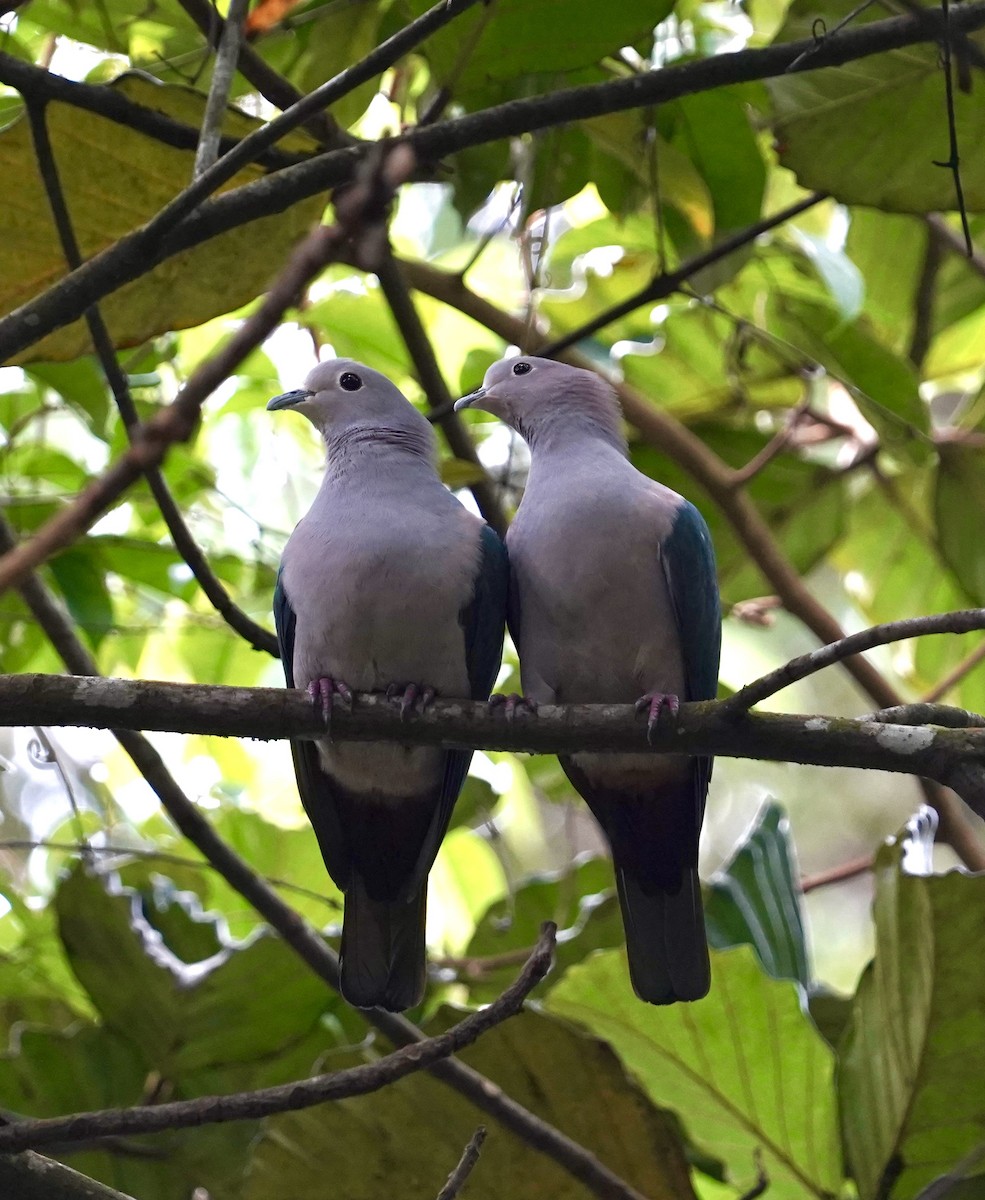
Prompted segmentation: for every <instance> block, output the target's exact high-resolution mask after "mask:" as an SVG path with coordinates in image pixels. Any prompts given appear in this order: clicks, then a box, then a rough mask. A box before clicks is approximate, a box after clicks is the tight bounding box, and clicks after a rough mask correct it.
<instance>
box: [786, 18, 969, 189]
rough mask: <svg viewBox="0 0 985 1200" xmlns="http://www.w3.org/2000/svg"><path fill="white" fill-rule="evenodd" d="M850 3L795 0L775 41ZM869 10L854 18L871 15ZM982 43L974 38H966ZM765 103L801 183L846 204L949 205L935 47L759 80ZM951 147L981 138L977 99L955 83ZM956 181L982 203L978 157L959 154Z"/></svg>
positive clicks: (797, 34) (803, 31)
mask: <svg viewBox="0 0 985 1200" xmlns="http://www.w3.org/2000/svg"><path fill="white" fill-rule="evenodd" d="M854 8H855V5H854V4H853V3H852V0H827V2H826V3H825V4H824V6H823V8H822V9H819V8H818V5H817V3H816V0H794V3H793V4H792V5H791V6H790V9H789V11H788V13H787V19H786V21H785V22H784V25H783V27H782V29H781V30H780V32H779V33H778V34H777V35H776V41H777V42H790V41H797V40H800V39H802V38H806V39H810V38H811V37H812V36H813V34H812V30H813V29H814V28H815V25H816V22H817V20H818V18H819V17H822V16H823V20H824V22H825V24H826V26H827V28H828V29H832V28H833V27H834V26H835V25H836V24H837V23H838V21H840V20H841V19H842V18H843V17H846V16H847V15H848V14H849V12H850V11H851V10H853V9H854ZM881 16H882V13H881V12H880V10H879V9H878V8H874V7H870V8H868V9H866V10H864V11H862V12H861V13H859V12H854V11H853V12H852V17H853V24H854V26H855V27H856V28H857V27H858V26H860V25H865V24H868V23H869V22H871V21H877V20H879V19H880V18H881ZM970 37H971V40H972V41H973V42H975V43H976V44H977V45H979V46H981V45H982V44H983V43H982V37H981V35H980V34H972V35H970ZM766 86H767V87H768V88H769V91H770V95H771V97H772V99H773V114H774V129H775V132H776V138H777V142H778V143H779V147H780V161H781V162H782V164H783V165H784V166H785V167H788V168H789V169H790V170H791V171H793V172H794V174H795V175H796V176H797V181H798V182H799V183H800V185H801V186H802V187H805V188H809V189H812V190H813V189H816V190H818V191H823V192H830V193H831V195H833V196H834V197H835V198H836V199H837V200H840V201H841V202H842V203H844V204H865V205H869V206H871V207H873V208H881V209H886V210H888V211H890V212H911V213H927V212H937V211H940V210H947V209H953V208H955V207H956V198H955V192H954V179H953V177H952V175H951V173H950V171H946V170H941V169H939V168H937V167H934V166H933V163H934V162H935V160H936V161H941V160H944V159H946V158H947V157H948V129H947V114H946V111H945V107H944V84H943V81H942V78H941V67H940V51H939V50H938V47H937V45H936V43H934V42H928V43H926V44H925V45H914V46H904V47H903V48H901V49H899V50H891V51H889V52H888V53H885V54H875V55H871V56H870V57H869V58H862V59H858V60H857V61H856V62H854V63H852V66H851V69H850V70H847V69H845V68H844V67H829V68H826V69H824V70H820V71H809V70H808V71H803V72H797V73H794V74H787V75H780V76H778V77H777V78H775V79H769V80H767V81H766ZM954 115H955V125H956V132H957V139H958V145H959V146H979V145H981V144H982V143H983V141H985V107H983V106H982V104H981V103H980V97H978V96H977V95H975V94H973V93H966V92H964V91H963V90H962V89H960V88H957V87H956V88H955V89H954ZM961 181H962V185H963V187H964V194H965V202H966V203H967V205H968V207H969V208H971V209H980V208H982V207H985V159H983V158H982V156H981V155H964V156H963V157H962V162H961Z"/></svg>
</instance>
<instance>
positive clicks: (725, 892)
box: [705, 803, 811, 987]
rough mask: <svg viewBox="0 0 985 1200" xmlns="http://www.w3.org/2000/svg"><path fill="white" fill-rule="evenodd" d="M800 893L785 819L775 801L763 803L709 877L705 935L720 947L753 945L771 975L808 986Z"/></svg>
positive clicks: (794, 857) (714, 944) (794, 856)
mask: <svg viewBox="0 0 985 1200" xmlns="http://www.w3.org/2000/svg"><path fill="white" fill-rule="evenodd" d="M800 898H801V892H800V886H799V883H798V879H797V860H796V855H795V851H794V846H793V841H792V839H791V837H790V823H789V821H788V820H787V818H786V815H785V814H784V812H783V809H782V808H780V806H779V805H778V804H773V803H769V804H766V805H765V806H764V807H763V809H762V811H761V812H760V813H759V816H758V817H757V819H756V821H755V823H754V824H753V827H752V828H751V829H750V830H749V832H748V833H747V834H746V836H745V838H744V839H743V841H742V843H741V845H740V846H738V847H737V848H736V850H735V851H734V853H733V854H732V857H731V858H730V859H729V861H728V862H727V863H726V864H725V866H724V867H722V868H721V870H719V871H716V872H715V874H714V875H713V876H712V878H711V880H710V881H709V883H708V888H707V894H706V898H705V924H706V927H707V930H708V941H709V942H710V944H711V945H712V946H716V947H718V948H719V949H723V948H725V947H727V946H737V945H740V944H743V943H745V944H747V945H750V946H753V947H754V948H755V950H756V952H757V953H758V955H759V957H760V961H761V962H762V964H763V966H764V967H765V968H766V970H767V971H768V972H769V973H770V975H772V976H773V978H774V979H796V980H797V981H798V982H799V983H802V984H803V985H804V986H805V987H807V986H808V985H809V984H810V983H811V967H810V961H809V958H808V954H807V938H806V934H805V931H804V919H803V914H802V913H801V909H800Z"/></svg>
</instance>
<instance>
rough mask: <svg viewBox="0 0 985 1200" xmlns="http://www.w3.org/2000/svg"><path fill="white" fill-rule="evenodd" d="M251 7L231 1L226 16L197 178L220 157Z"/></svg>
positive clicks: (244, 0)
mask: <svg viewBox="0 0 985 1200" xmlns="http://www.w3.org/2000/svg"><path fill="white" fill-rule="evenodd" d="M249 7H250V0H229V11H228V12H227V13H226V19H225V21H224V22H223V26H222V33H221V34H220V36H219V46H218V49H217V50H216V55H215V65H214V66H213V68H212V83H211V85H210V86H209V96H208V99H207V100H206V102H205V112H204V114H203V115H202V130H201V133H200V134H199V138H198V148H197V149H196V151H195V165H194V167H193V168H192V178H193V179H198V178H199V177H200V176H201V175H202V174H203V173H204V172H205V171H207V170H208V169H209V167H211V166H212V164H213V163H214V162H215V160H216V158H217V156H218V154H219V139H220V138H221V137H222V123H223V121H224V120H225V116H226V106H227V105H228V103H229V93H230V91H231V90H232V86H233V78H234V77H235V75H236V63H237V61H238V59H239V48H240V45H241V43H242V40H243V21H244V20H245V19H246V12H247V9H248V8H249Z"/></svg>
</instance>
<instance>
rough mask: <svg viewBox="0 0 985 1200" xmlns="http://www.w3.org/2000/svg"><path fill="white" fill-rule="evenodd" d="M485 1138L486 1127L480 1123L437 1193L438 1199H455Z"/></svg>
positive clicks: (477, 1158)
mask: <svg viewBox="0 0 985 1200" xmlns="http://www.w3.org/2000/svg"><path fill="white" fill-rule="evenodd" d="M485 1140H486V1127H485V1126H484V1125H480V1126H479V1127H478V1129H476V1131H475V1133H473V1134H472V1136H471V1137H470V1138H469V1140H468V1145H467V1146H466V1147H465V1149H464V1150H463V1151H462V1157H461V1158H460V1159H459V1160H458V1166H456V1168H455V1169H454V1171H452V1173H451V1174H450V1175H449V1176H448V1182H447V1183H446V1184H445V1186H444V1187H443V1188H442V1189H441V1191H440V1192H439V1193H438V1200H455V1197H456V1196H457V1195H458V1194H459V1193H460V1192H461V1190H462V1188H463V1187H464V1186H465V1183H466V1180H467V1179H468V1177H469V1176H470V1175H471V1174H472V1172H473V1171H474V1170H475V1164H476V1163H477V1162H478V1161H479V1151H480V1150H481V1149H482V1143H483V1142H484V1141H485Z"/></svg>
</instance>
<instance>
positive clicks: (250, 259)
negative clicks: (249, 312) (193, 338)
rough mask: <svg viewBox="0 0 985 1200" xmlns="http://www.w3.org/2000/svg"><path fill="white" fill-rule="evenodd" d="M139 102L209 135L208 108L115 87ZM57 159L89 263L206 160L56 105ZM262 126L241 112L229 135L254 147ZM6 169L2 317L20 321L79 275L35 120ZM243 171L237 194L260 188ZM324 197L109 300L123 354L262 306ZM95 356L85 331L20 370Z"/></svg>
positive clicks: (167, 92)
mask: <svg viewBox="0 0 985 1200" xmlns="http://www.w3.org/2000/svg"><path fill="white" fill-rule="evenodd" d="M112 86H113V88H114V90H115V91H117V92H118V93H120V94H122V95H123V96H125V97H126V98H127V99H129V100H132V101H133V102H134V103H137V104H141V105H144V106H145V107H148V108H152V109H155V110H157V111H159V112H163V113H165V114H167V115H168V116H171V117H173V118H175V119H176V120H179V121H181V122H183V123H185V124H187V125H189V126H190V127H191V128H192V129H196V128H198V126H199V125H200V124H201V120H202V114H203V105H204V97H202V96H200V95H198V94H197V93H195V92H193V91H191V89H189V88H176V87H166V86H162V85H158V84H155V83H152V82H150V81H148V80H147V79H144V78H139V77H136V76H132V75H130V76H126V77H125V78H123V79H120V80H118V81H117V82H116V83H114V84H113V85H112ZM46 114H47V120H48V128H49V133H50V138H51V144H52V150H53V153H54V156H55V160H56V162H57V165H58V169H59V173H60V176H61V180H62V186H63V188H64V191H65V199H66V204H67V206H68V210H69V213H70V215H71V217H72V220H73V223H74V225H75V230H76V234H77V236H78V239H79V243H80V248H81V251H82V255H83V257H84V258H91V257H93V256H94V255H95V254H97V253H98V252H99V251H100V250H103V249H105V248H106V247H107V246H109V245H111V244H112V243H113V242H115V241H117V239H119V238H120V237H122V236H123V235H124V234H126V233H129V232H130V231H131V230H133V229H136V228H137V227H138V226H140V225H142V224H144V222H146V221H147V220H148V219H149V218H150V217H151V216H153V215H154V214H155V213H156V212H157V211H158V210H159V209H161V208H163V206H164V205H165V204H166V203H167V202H168V201H169V200H170V199H172V198H173V197H174V195H175V194H176V193H177V192H178V191H179V190H180V189H181V187H182V186H183V185H184V184H185V183H187V182H188V181H189V180H190V178H191V172H192V164H193V161H194V151H193V150H191V149H188V150H178V149H175V148H174V147H171V146H167V145H165V144H164V143H163V142H160V141H158V140H156V139H155V138H152V137H149V136H147V135H145V134H142V133H138V132H136V131H135V130H132V129H128V128H127V127H126V126H124V125H120V124H119V123H117V122H115V121H110V120H107V119H106V118H104V117H101V116H99V115H98V114H96V113H93V112H88V111H85V110H83V109H80V108H75V107H72V106H70V105H67V104H60V103H57V102H52V103H51V104H49V105H48V106H47V108H46ZM257 125H258V122H256V121H253V120H251V119H250V118H248V117H245V116H243V115H242V114H241V113H236V112H234V111H233V110H229V113H228V115H227V119H226V121H225V125H224V128H225V130H226V132H227V133H230V134H235V135H237V136H244V135H245V134H247V133H249V132H250V131H252V130H253V129H255V128H256V127H257ZM281 145H282V148H284V149H287V150H289V151H291V152H295V153H297V152H303V151H304V150H305V149H307V148H308V147H309V146H310V145H311V142H310V140H309V139H307V138H306V137H304V136H299V135H294V136H293V137H292V138H291V139H289V141H288V143H282V144H281ZM0 161H2V162H3V167H4V185H5V189H6V199H7V208H8V212H9V214H11V215H10V218H9V219H8V221H7V223H6V229H5V236H4V238H3V241H2V242H0V314H2V313H8V312H10V311H11V310H12V309H14V308H16V307H17V306H18V305H20V304H23V303H24V302H25V301H27V300H29V299H30V298H31V297H32V296H35V295H37V294H38V293H39V292H41V291H43V290H44V289H45V288H47V287H49V286H51V285H52V284H54V283H56V282H57V281H58V280H60V279H61V278H62V277H63V276H64V275H65V274H67V271H66V267H65V261H64V258H63V256H62V253H61V250H60V248H59V242H58V238H57V235H56V233H55V230H54V227H53V225H52V218H51V215H50V209H49V205H48V201H47V198H46V196H45V193H44V187H43V184H42V182H41V179H40V176H39V175H38V168H37V164H36V162H35V155H34V148H33V143H32V141H31V136H30V132H29V129H28V124H27V121H26V119H25V120H22V121H20V122H18V123H17V124H16V125H14V126H12V127H11V128H9V129H6V130H4V131H3V132H2V133H0ZM262 174H263V169H262V168H261V167H258V166H251V167H248V168H246V169H245V170H243V171H241V172H239V174H237V175H236V176H235V178H234V179H233V180H232V181H231V182H230V184H229V185H227V186H229V187H232V186H236V185H238V184H242V183H245V182H248V181H250V180H254V179H257V178H259V177H260V176H261V175H262ZM321 205H322V201H321V200H320V199H319V198H317V197H315V198H313V199H311V200H307V201H304V202H303V203H300V204H297V205H294V206H293V207H292V208H290V209H288V210H287V211H286V212H284V213H279V214H277V215H276V216H274V217H267V218H263V219H261V220H259V221H254V222H251V223H250V224H248V225H244V226H242V227H240V228H238V229H235V230H231V231H230V232H228V233H225V234H221V235H220V236H219V237H216V238H214V239H212V240H211V241H209V242H207V243H205V244H203V245H202V246H199V247H196V248H195V249H192V250H188V251H185V252H184V253H182V254H180V255H178V256H177V257H175V258H171V259H169V260H168V261H167V262H165V263H163V264H162V265H161V266H160V267H158V268H156V269H155V270H153V271H151V272H150V273H149V274H147V275H145V276H143V277H142V278H141V279H138V280H135V281H134V282H133V283H131V284H129V285H127V286H126V287H124V288H122V289H120V290H119V291H116V292H114V293H113V294H112V295H110V296H107V297H106V298H105V299H104V300H103V301H102V302H101V309H102V313H103V316H104V318H105V320H106V324H107V325H108V327H109V330H110V333H111V335H112V338H113V342H114V344H115V345H116V346H117V347H121V346H133V345H137V344H139V343H141V342H143V341H145V340H146V339H147V338H149V337H153V336H154V335H156V334H159V333H163V332H165V331H167V330H172V329H183V328H185V327H187V326H190V325H198V324H200V323H202V322H203V321H207V320H209V319H210V318H212V317H215V316H218V315H220V314H222V313H227V312H231V311H232V310H234V309H236V308H239V307H241V306H242V305H244V304H246V303H248V302H249V301H250V300H252V299H253V298H254V297H255V296H256V295H257V294H258V293H259V292H260V291H262V290H263V288H264V287H265V286H266V285H267V284H268V283H269V280H270V277H271V275H273V274H274V272H275V271H276V270H277V269H278V267H279V265H280V264H281V262H282V261H283V258H284V256H285V254H286V253H287V252H288V251H289V250H290V248H291V246H293V245H294V243H295V242H296V241H297V240H298V238H299V237H301V236H302V235H303V234H304V233H305V232H306V231H307V229H308V228H309V227H310V225H311V223H312V222H313V221H314V220H315V219H316V218H317V216H318V214H319V213H320V211H321ZM90 352H91V345H90V340H89V335H88V331H87V330H86V328H85V326H84V323H83V322H81V321H77V322H75V323H74V324H73V325H70V326H67V327H66V328H63V329H60V330H57V331H56V332H54V333H52V334H50V335H49V336H48V337H46V338H44V339H43V340H42V341H40V342H39V343H37V345H35V346H32V347H31V348H29V349H28V350H25V351H24V352H23V353H22V354H21V355H20V356H19V357H18V358H17V360H16V361H18V362H27V361H35V360H38V359H46V360H48V359H56V360H65V359H73V358H78V357H79V356H80V355H83V354H87V353H90Z"/></svg>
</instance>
